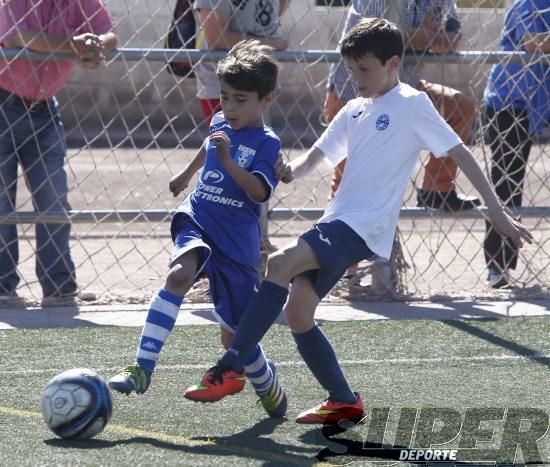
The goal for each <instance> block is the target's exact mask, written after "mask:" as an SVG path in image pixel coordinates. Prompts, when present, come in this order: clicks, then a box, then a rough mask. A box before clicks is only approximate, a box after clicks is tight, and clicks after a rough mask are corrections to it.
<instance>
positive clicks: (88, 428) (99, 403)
mask: <svg viewBox="0 0 550 467" xmlns="http://www.w3.org/2000/svg"><path fill="white" fill-rule="evenodd" d="M111 411H112V403H111V394H110V393H109V387H108V386H107V383H106V382H105V379H104V378H102V377H101V376H99V375H98V374H97V373H95V372H93V371H92V370H88V369H85V368H75V369H73V370H67V371H64V372H63V373H60V374H59V375H57V376H56V377H55V378H53V379H52V380H51V381H50V382H49V383H48V385H47V386H46V389H44V393H43V394H42V416H43V417H44V421H45V422H46V425H48V428H50V430H52V431H53V432H54V433H55V434H56V435H57V436H60V437H61V438H66V439H88V438H92V437H93V436H95V435H97V434H98V433H100V432H101V431H102V430H103V428H105V425H107V422H108V421H109V418H110V417H111Z"/></svg>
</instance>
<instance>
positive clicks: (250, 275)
mask: <svg viewBox="0 0 550 467" xmlns="http://www.w3.org/2000/svg"><path fill="white" fill-rule="evenodd" d="M170 230H171V232H172V239H173V241H174V249H173V251H172V255H171V256H170V260H169V262H168V266H169V267H171V266H172V265H173V264H174V263H176V262H177V260H178V258H180V257H181V256H182V255H183V254H184V253H186V252H188V251H189V250H192V249H194V248H198V249H199V265H198V268H197V273H196V275H195V280H197V279H198V277H199V275H200V274H201V273H205V274H206V276H207V277H208V281H209V282H210V295H211V297H212V301H213V302H214V316H215V318H216V320H217V321H218V323H220V325H221V326H223V327H224V328H226V329H227V330H228V331H230V332H235V329H236V328H237V325H238V324H239V321H240V319H241V316H242V314H243V313H244V311H245V309H246V307H247V305H248V302H249V301H250V300H251V299H252V297H253V296H254V294H255V293H256V292H257V291H258V289H259V287H260V278H259V276H258V271H257V269H256V268H253V267H252V266H246V265H244V264H241V263H238V262H236V261H234V260H233V259H231V258H230V257H229V256H227V255H226V254H224V253H223V252H222V251H221V250H220V249H219V248H218V247H217V246H216V245H215V244H214V242H212V241H211V240H210V239H209V238H208V235H207V234H206V233H205V232H204V231H203V230H202V229H201V228H200V227H199V226H197V225H196V224H195V223H194V222H193V221H192V220H191V218H190V217H189V216H187V215H186V214H183V213H178V214H176V215H175V216H174V218H173V219H172V225H171V227H170Z"/></svg>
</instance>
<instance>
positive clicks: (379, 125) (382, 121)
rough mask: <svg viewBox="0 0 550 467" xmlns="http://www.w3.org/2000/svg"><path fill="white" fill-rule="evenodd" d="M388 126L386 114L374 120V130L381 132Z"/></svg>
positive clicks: (388, 121)
mask: <svg viewBox="0 0 550 467" xmlns="http://www.w3.org/2000/svg"><path fill="white" fill-rule="evenodd" d="M388 126H390V116H389V115H388V114H382V115H380V116H379V117H378V118H377V119H376V129H377V130H378V131H383V130H385V129H386V128H388Z"/></svg>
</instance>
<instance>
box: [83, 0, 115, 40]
mask: <svg viewBox="0 0 550 467" xmlns="http://www.w3.org/2000/svg"><path fill="white" fill-rule="evenodd" d="M81 5H82V9H83V14H84V21H83V27H82V28H81V30H80V31H79V32H81V33H85V32H90V33H92V34H96V35H98V36H99V35H100V34H105V33H107V32H109V31H112V30H113V27H114V24H113V18H112V17H111V15H110V14H109V12H108V11H107V9H106V8H105V5H103V2H102V1H101V0H87V1H86V2H82V3H81Z"/></svg>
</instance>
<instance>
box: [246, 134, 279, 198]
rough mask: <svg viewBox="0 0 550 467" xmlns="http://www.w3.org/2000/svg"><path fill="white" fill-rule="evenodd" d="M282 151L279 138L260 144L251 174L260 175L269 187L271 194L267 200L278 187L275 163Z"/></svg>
mask: <svg viewBox="0 0 550 467" xmlns="http://www.w3.org/2000/svg"><path fill="white" fill-rule="evenodd" d="M280 150H281V142H280V141H279V140H278V139H277V138H269V139H267V140H266V141H264V142H262V143H261V144H260V147H259V148H258V150H257V152H256V156H255V157H254V163H253V165H252V169H251V171H250V172H251V173H253V174H258V175H260V176H261V177H262V178H263V179H264V180H265V182H266V183H267V186H268V187H269V194H268V196H267V199H266V201H267V200H269V198H271V196H272V195H273V192H274V191H275V188H276V187H277V183H278V180H277V175H276V174H275V162H276V161H277V157H278V155H279V151H280Z"/></svg>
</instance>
